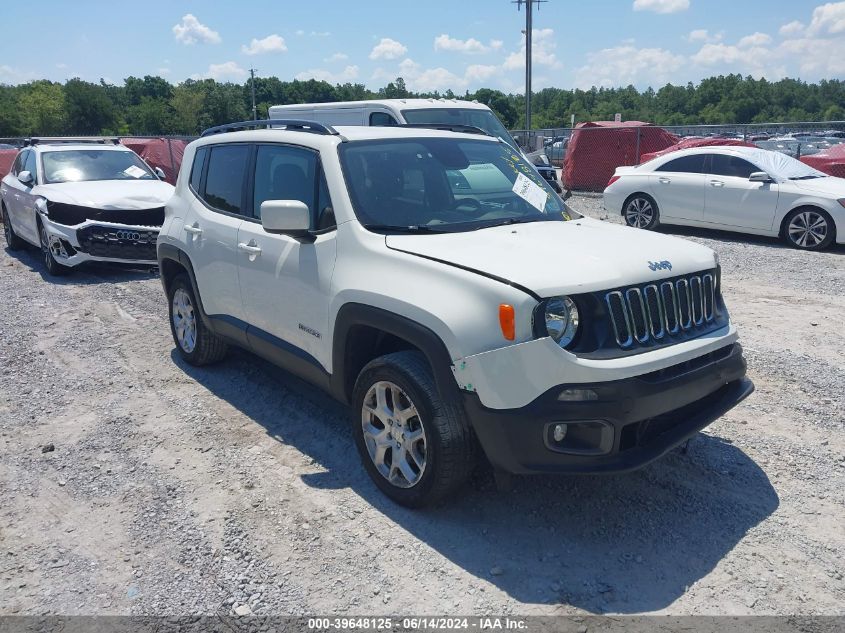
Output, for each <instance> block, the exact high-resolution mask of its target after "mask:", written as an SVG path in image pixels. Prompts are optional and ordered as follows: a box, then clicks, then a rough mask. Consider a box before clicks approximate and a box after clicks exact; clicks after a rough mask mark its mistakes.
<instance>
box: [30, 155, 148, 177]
mask: <svg viewBox="0 0 845 633" xmlns="http://www.w3.org/2000/svg"><path fill="white" fill-rule="evenodd" d="M41 164H42V167H43V168H44V182H46V183H47V184H53V183H57V182H83V181H89V180H158V178H156V176H155V174H153V173H152V172H151V171H150V169H149V167H147V165H146V164H145V163H144V161H142V160H141V159H140V158H139V157H138V155H137V154H136V153H135V152H130V151H125V152H124V151H115V150H102V149H100V150H97V149H75V150H63V151H56V152H44V153H43V154H42V155H41Z"/></svg>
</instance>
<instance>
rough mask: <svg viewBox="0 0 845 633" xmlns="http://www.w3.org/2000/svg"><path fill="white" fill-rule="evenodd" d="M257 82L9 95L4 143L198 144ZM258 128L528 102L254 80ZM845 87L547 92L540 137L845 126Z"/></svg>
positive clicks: (541, 99)
mask: <svg viewBox="0 0 845 633" xmlns="http://www.w3.org/2000/svg"><path fill="white" fill-rule="evenodd" d="M251 88H252V87H251V85H250V82H249V81H246V82H245V83H243V84H236V83H228V82H227V83H221V82H217V81H215V80H213V79H203V80H193V79H189V80H187V81H184V82H182V83H180V84H178V85H173V84H171V83H170V82H168V81H167V80H165V79H163V78H161V77H152V76H146V77H144V78H138V77H129V78H127V79H126V80H125V81H124V83H123V85H122V86H118V85H113V84H109V83H106V82H104V81H102V80H101V81H100V83H91V82H87V81H83V80H81V79H71V80H68V81H67V82H65V83H64V84H62V83H56V82H52V81H47V80H39V81H32V82H30V83H26V84H20V85H15V86H10V85H0V137H16V136H28V135H43V136H48V135H67V134H80V135H85V134H117V135H161V134H185V135H194V134H197V133H199V132H200V131H201V130H202V129H204V128H206V127H210V126H213V125H219V124H222V123H228V122H231V121H241V120H245V119H249V118H251V116H252V95H251ZM255 93H256V102H257V107H258V113H259V118H263V117H266V116H267V109H268V107H269V106H271V105H282V104H289V103H308V102H326V101H353V100H360V99H378V98H382V99H385V98H411V97H434V98H439V97H446V98H456V97H457V98H462V99H469V100H477V101H480V102H481V103H485V104H487V105H489V106H490V107H491V108H492V109H493V110H494V111H495V112H496V113H497V114H498V115H499V118H501V119H502V121H503V122H504V123H505V125H506V126H508V127H509V128H512V129H521V128H523V127H524V125H525V119H524V106H525V100H524V97H523V96H522V95H513V94H505V93H503V92H501V91H499V90H491V89H488V88H483V89H480V90H477V91H476V92H472V93H470V92H467V93H466V94H462V95H456V94H454V93H453V92H452V91H447V92H446V93H443V94H441V93H437V92H435V93H425V94H420V93H414V92H411V91H410V90H408V89H407V87H406V85H405V82H404V81H403V80H402V78H401V77H400V78H398V79H396V80H395V81H393V82H390V83H389V84H387V85H386V86H385V87H383V88H381V89H379V90H378V91H372V90H370V89H368V88H367V87H366V86H364V85H363V84H353V83H346V84H342V85H340V84H339V85H334V86H333V85H331V84H328V83H326V82H325V81H316V80H313V79H312V80H308V81H299V80H293V81H282V80H281V79H279V78H277V77H266V78H265V77H262V78H256V80H255ZM843 106H845V81H839V80H823V81H820V82H819V83H815V84H812V83H806V82H802V81H799V80H795V79H783V80H781V81H775V82H770V81H767V80H766V79H754V78H752V77H742V76H741V75H727V76H719V77H711V78H709V79H705V80H703V81H701V82H700V83H698V84H693V83H689V84H687V85H686V86H675V85H672V84H668V85H666V86H663V87H662V88H660V89H659V90H654V89H652V88H648V89H647V90H644V91H639V90H637V89H636V88H634V87H633V86H628V87H627V88H592V89H590V90H566V89H562V88H546V89H544V90H541V91H539V92H537V93H535V94H534V95H533V101H532V124H533V127H534V128H552V127H567V126H568V125H569V122H570V120H571V116H572V115H574V116H575V119H576V121H589V120H594V121H595V120H609V119H612V118H613V116H614V115H615V114H616V113H617V112H618V113H621V114H622V116H623V118H624V119H625V120H633V119H636V120H641V121H650V122H653V123H657V124H660V125H695V124H721V123H762V122H787V121H830V120H843V119H845V108H843Z"/></svg>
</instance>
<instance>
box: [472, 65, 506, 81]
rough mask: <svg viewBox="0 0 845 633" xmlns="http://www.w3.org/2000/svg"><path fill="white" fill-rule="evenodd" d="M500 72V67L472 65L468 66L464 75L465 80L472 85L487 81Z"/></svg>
mask: <svg viewBox="0 0 845 633" xmlns="http://www.w3.org/2000/svg"><path fill="white" fill-rule="evenodd" d="M497 72H499V66H489V65H484V64H472V65H470V66H467V69H466V72H465V73H464V79H466V81H467V82H468V83H470V84H478V83H480V82H483V81H487V80H488V79H490V77H492V76H494V75H495V74H496V73H497Z"/></svg>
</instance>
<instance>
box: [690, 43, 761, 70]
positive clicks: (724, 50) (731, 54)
mask: <svg viewBox="0 0 845 633" xmlns="http://www.w3.org/2000/svg"><path fill="white" fill-rule="evenodd" d="M746 54H747V53H746V52H745V51H741V50H739V47H737V46H729V45H728V44H705V45H704V46H702V47H701V50H700V51H698V52H697V53H696V54H695V55H693V56H692V61H693V62H695V63H696V64H700V65H702V66H714V65H716V64H735V63H736V62H737V61H739V60H740V59H742V58H743V57H744V56H745V55H746Z"/></svg>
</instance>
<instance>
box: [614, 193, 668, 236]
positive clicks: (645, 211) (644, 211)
mask: <svg viewBox="0 0 845 633" xmlns="http://www.w3.org/2000/svg"><path fill="white" fill-rule="evenodd" d="M622 215H623V216H624V218H625V224H627V225H628V226H630V227H633V228H635V229H645V230H646V231H652V230H654V229H656V228H657V225H658V224H660V210H659V209H658V207H657V202H655V201H654V198H652V197H651V196H648V195H646V194H644V193H635V194H634V195H633V196H631V197H630V198H628V199H627V200H626V201H625V206H623V207H622Z"/></svg>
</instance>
